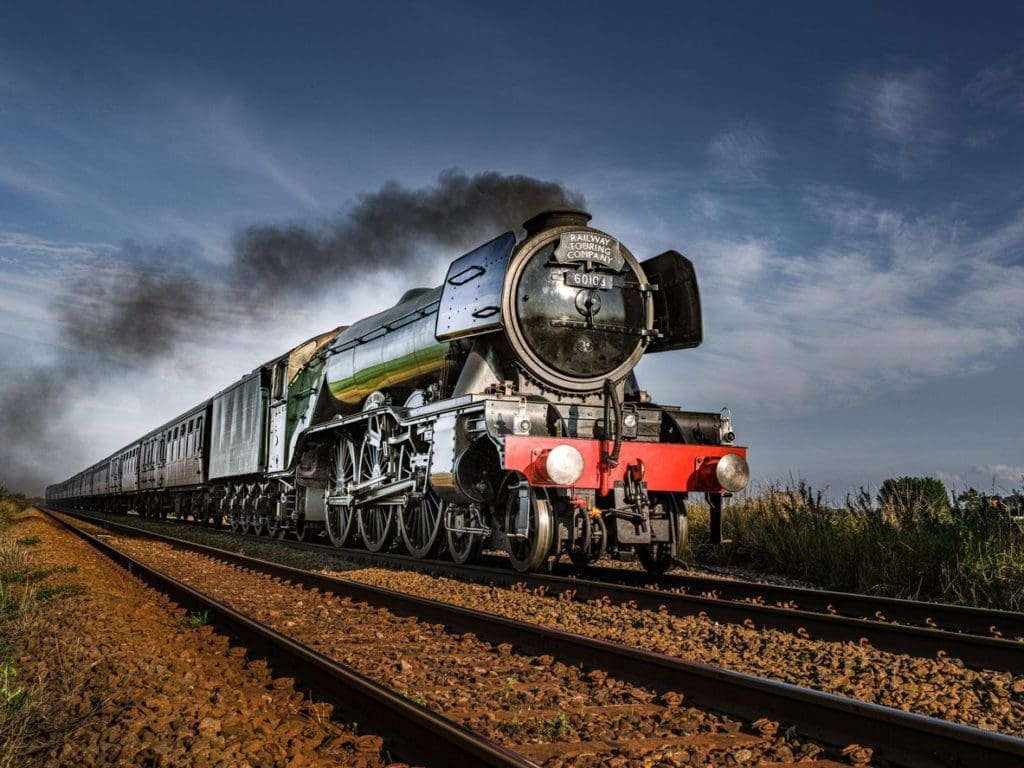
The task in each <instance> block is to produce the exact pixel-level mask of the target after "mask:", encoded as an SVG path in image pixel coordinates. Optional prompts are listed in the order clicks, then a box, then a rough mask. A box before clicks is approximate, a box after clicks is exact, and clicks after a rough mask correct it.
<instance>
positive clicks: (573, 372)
mask: <svg viewBox="0 0 1024 768" xmlns="http://www.w3.org/2000/svg"><path fill="white" fill-rule="evenodd" d="M645 282H646V281H645V279H644V275H643V271H642V270H641V268H640V265H639V264H638V263H637V261H636V259H635V258H634V257H633V255H632V254H631V253H630V252H629V251H628V250H627V249H626V248H625V247H623V246H622V245H621V244H620V243H619V242H618V241H617V240H615V239H614V238H613V237H611V236H610V235H607V234H605V233H604V232H600V231H599V230H596V229H591V228H589V227H559V228H556V229H552V230H548V231H545V232H541V233H539V234H538V235H536V236H535V237H534V238H532V239H530V240H527V241H526V242H525V243H524V244H523V246H522V247H521V249H520V250H519V252H518V253H517V254H516V257H515V258H514V259H513V264H512V268H511V269H510V271H509V279H508V282H507V283H506V291H505V303H506V306H505V317H506V318H507V327H508V331H509V338H510V340H511V342H512V346H513V349H514V350H515V351H516V354H517V355H518V356H519V358H520V360H521V362H522V363H523V364H524V365H525V366H526V368H527V369H528V370H529V372H530V373H531V374H532V375H533V376H534V377H535V378H537V379H539V380H540V381H542V382H544V383H546V384H548V385H550V386H552V387H554V388H556V389H565V390H569V391H574V392H583V391H590V390H595V389H599V388H600V387H601V385H602V384H603V382H604V381H605V379H612V380H615V381H618V380H619V379H621V378H623V377H624V376H625V375H626V374H628V373H629V371H630V370H632V369H633V367H634V366H635V365H636V363H637V361H638V360H639V359H640V357H641V355H642V354H643V348H644V344H645V337H646V334H647V333H648V332H649V331H650V329H651V325H652V307H651V302H650V299H649V296H648V294H646V293H644V292H643V291H642V290H641V287H642V286H643V284H644V283H645Z"/></svg>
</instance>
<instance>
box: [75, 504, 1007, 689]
mask: <svg viewBox="0 0 1024 768" xmlns="http://www.w3.org/2000/svg"><path fill="white" fill-rule="evenodd" d="M69 514H77V513H69ZM86 517H87V518H88V519H90V520H91V521H92V522H94V523H96V524H98V525H104V524H109V525H110V526H112V527H120V529H121V530H128V531H129V532H130V531H131V530H139V529H137V528H136V527H135V526H132V525H130V524H127V523H118V522H114V521H111V520H107V519H106V518H96V517H92V516H86ZM232 535H237V536H240V537H244V539H245V540H247V541H248V540H251V541H253V542H256V543H259V542H264V543H268V542H269V541H271V540H268V539H265V538H263V537H258V536H251V535H249V534H232ZM278 541H279V543H283V544H284V545H286V546H288V547H291V548H293V549H298V550H303V551H312V552H317V553H323V554H324V555H333V556H335V557H341V558H344V559H347V560H352V561H356V562H364V563H371V564H375V565H381V564H384V565H389V566H392V567H399V568H403V569H406V570H415V571H419V572H422V573H429V574H433V575H451V576H455V577H457V578H459V579H462V580H466V581H473V582H478V583H488V584H498V585H501V586H505V587H509V586H512V585H514V584H517V583H521V584H524V585H525V586H526V587H528V588H531V589H536V588H539V587H542V588H543V589H544V590H545V594H547V595H551V596H558V595H560V594H562V593H567V592H568V593H572V594H573V595H574V598H579V599H583V600H594V599H608V600H611V601H612V603H615V604H619V605H622V604H634V603H635V605H636V606H637V607H638V608H646V609H650V610H660V609H662V608H665V609H666V610H668V611H669V612H670V613H672V614H674V615H677V616H692V615H697V614H701V613H704V614H706V615H707V617H708V618H710V619H712V620H714V621H718V622H723V623H728V624H737V625H742V626H746V627H750V628H752V629H763V628H767V629H775V630H780V631H784V632H791V633H797V634H799V635H800V636H802V637H806V638H807V639H812V640H825V641H834V642H857V643H859V642H863V641H866V642H868V643H870V644H871V645H872V646H873V647H875V648H878V649H880V650H884V651H890V652H892V653H903V654H908V655H913V656H918V657H924V658H937V657H939V656H942V655H947V656H952V657H955V658H958V659H960V660H961V661H963V662H964V664H965V665H966V666H968V667H970V668H972V669H991V670H997V671H1003V672H1010V673H1011V674H1014V675H1019V674H1024V642H1020V641H1017V640H1006V639H1002V638H997V637H991V636H987V637H986V636H982V635H975V634H970V633H964V632H951V631H948V630H941V629H933V628H930V627H920V626H914V625H907V624H894V623H889V622H881V621H872V620H869V619H862V618H856V617H850V616H844V615H838V614H837V615H832V614H829V613H816V612H814V611H807V610H799V609H793V608H782V607H778V606H773V605H760V604H757V603H751V602H743V601H740V600H728V599H725V598H721V597H709V596H706V595H694V594H688V593H687V594H681V593H678V592H670V591H663V590H657V589H644V588H641V587H637V586H631V585H628V584H616V583H613V582H610V581H593V580H590V579H584V578H580V577H566V576H556V575H553V574H543V573H518V572H514V571H511V570H509V569H508V568H502V569H493V568H486V567H482V566H470V565H456V564H455V563H447V562H443V561H438V560H424V559H417V558H414V557H411V556H407V555H394V554H386V553H373V552H367V551H366V550H357V549H350V548H337V547H332V546H330V545H324V544H314V543H311V542H298V541H290V540H287V539H285V540H278ZM605 570H607V571H612V572H616V573H623V572H624V571H622V569H617V568H607V569H605ZM625 573H631V572H629V571H625ZM648 580H649V577H648Z"/></svg>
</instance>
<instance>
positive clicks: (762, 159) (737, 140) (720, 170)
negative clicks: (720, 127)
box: [708, 127, 775, 184]
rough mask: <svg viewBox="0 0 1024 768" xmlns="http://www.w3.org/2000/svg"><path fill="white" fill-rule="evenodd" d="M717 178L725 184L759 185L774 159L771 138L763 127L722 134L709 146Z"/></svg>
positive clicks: (723, 132) (735, 130) (737, 129)
mask: <svg viewBox="0 0 1024 768" xmlns="http://www.w3.org/2000/svg"><path fill="white" fill-rule="evenodd" d="M708 155H709V156H710V158H711V162H712V165H713V167H714V170H715V173H716V175H718V176H719V177H720V178H722V179H724V180H725V181H729V182H737V183H745V184H760V183H763V182H764V181H765V180H766V176H767V172H768V164H769V162H770V161H771V159H772V158H773V157H774V156H775V151H774V150H773V149H772V145H771V142H770V141H769V138H768V135H767V134H766V133H765V132H764V131H763V130H761V129H760V128H755V127H739V128H731V129H728V130H724V131H720V132H719V133H718V134H716V135H715V136H714V138H713V139H712V140H711V143H710V144H709V145H708Z"/></svg>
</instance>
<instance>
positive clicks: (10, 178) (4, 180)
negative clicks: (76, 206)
mask: <svg viewBox="0 0 1024 768" xmlns="http://www.w3.org/2000/svg"><path fill="white" fill-rule="evenodd" d="M0 185H3V186H5V187H8V188H9V189H12V190H14V191H15V192H20V193H23V194H28V195H32V196H33V197H41V198H43V199H45V200H48V201H50V202H61V201H63V200H65V199H66V198H67V196H66V195H65V194H64V192H63V191H62V190H60V189H58V188H57V187H55V186H53V185H52V184H48V183H47V182H45V181H43V180H42V179H41V178H39V177H38V176H37V175H35V174H31V173H25V172H23V171H19V170H16V169H14V168H11V167H9V166H2V165H0Z"/></svg>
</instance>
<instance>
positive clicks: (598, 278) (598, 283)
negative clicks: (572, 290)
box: [565, 272, 615, 291]
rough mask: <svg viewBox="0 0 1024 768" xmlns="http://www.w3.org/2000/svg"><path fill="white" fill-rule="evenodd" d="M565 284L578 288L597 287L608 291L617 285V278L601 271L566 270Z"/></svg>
mask: <svg viewBox="0 0 1024 768" xmlns="http://www.w3.org/2000/svg"><path fill="white" fill-rule="evenodd" d="M565 284H566V285H571V286H574V287H576V288H597V289H598V290H601V291H607V290H610V289H611V288H614V287H615V278H614V277H612V276H611V275H603V274H601V273H600V272H566V273H565Z"/></svg>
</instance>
